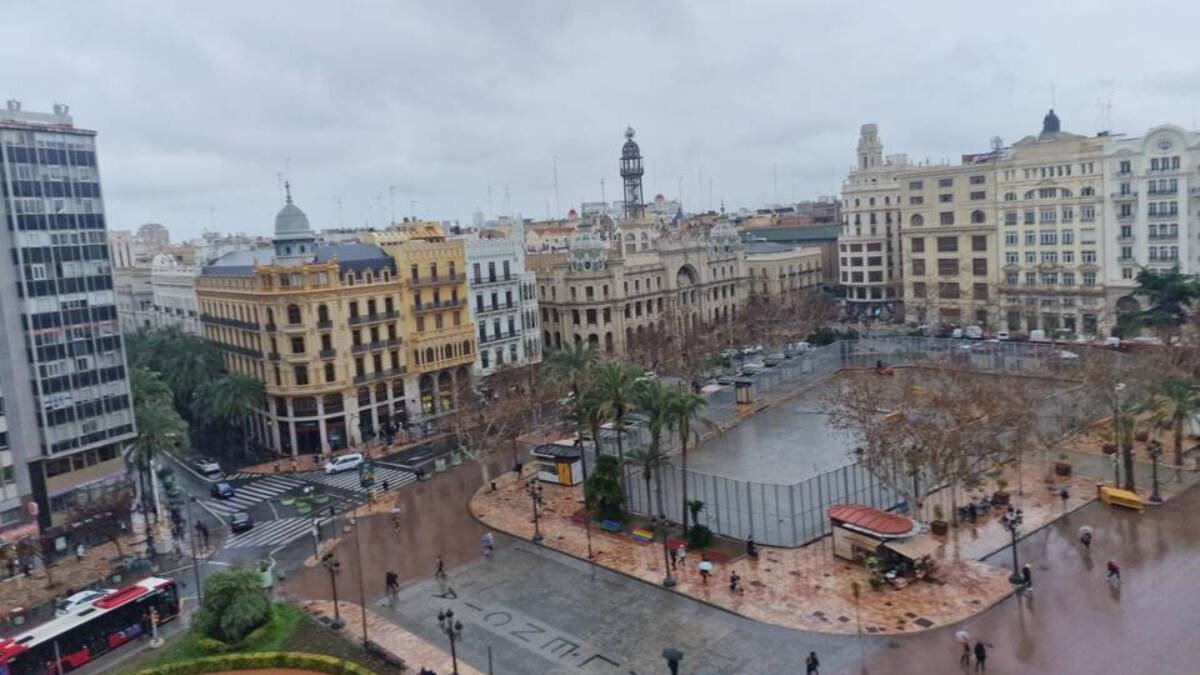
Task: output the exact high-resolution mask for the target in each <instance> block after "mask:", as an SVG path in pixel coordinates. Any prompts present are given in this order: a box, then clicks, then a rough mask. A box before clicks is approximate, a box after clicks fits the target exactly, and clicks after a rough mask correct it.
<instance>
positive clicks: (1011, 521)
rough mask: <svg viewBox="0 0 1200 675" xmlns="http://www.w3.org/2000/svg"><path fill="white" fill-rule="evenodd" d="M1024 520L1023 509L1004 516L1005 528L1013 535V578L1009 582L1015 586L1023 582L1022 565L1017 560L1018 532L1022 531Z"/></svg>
mask: <svg viewBox="0 0 1200 675" xmlns="http://www.w3.org/2000/svg"><path fill="white" fill-rule="evenodd" d="M1024 520H1025V514H1024V513H1022V512H1021V509H1017V510H1015V511H1013V512H1012V514H1011V515H1010V514H1005V516H1004V526H1005V527H1006V528H1008V532H1009V534H1010V535H1012V558H1013V571H1012V576H1010V577H1009V578H1008V580H1009V581H1010V582H1012V583H1014V584H1019V583H1022V581H1023V578H1022V577H1021V563H1020V562H1019V561H1018V560H1017V530H1018V529H1020V527H1021V523H1022V522H1024Z"/></svg>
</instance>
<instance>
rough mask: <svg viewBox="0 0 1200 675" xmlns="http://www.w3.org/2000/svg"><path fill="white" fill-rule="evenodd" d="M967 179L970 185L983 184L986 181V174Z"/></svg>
mask: <svg viewBox="0 0 1200 675" xmlns="http://www.w3.org/2000/svg"><path fill="white" fill-rule="evenodd" d="M969 180H970V183H971V185H983V184H984V183H986V182H987V176H971V178H970V179H969Z"/></svg>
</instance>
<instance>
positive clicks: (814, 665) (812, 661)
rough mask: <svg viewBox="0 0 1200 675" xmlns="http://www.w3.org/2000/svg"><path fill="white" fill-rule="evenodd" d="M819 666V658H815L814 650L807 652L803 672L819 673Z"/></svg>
mask: <svg viewBox="0 0 1200 675" xmlns="http://www.w3.org/2000/svg"><path fill="white" fill-rule="evenodd" d="M820 668H821V660H820V659H818V658H817V653H816V652H809V653H808V658H807V659H804V672H806V673H808V675H819V673H820Z"/></svg>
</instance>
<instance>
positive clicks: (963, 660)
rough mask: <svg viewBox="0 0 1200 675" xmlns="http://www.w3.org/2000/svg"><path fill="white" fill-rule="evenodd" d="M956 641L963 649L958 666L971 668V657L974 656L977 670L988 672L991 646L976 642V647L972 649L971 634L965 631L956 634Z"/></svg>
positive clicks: (979, 641)
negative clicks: (989, 648)
mask: <svg viewBox="0 0 1200 675" xmlns="http://www.w3.org/2000/svg"><path fill="white" fill-rule="evenodd" d="M954 639H955V640H957V641H958V644H959V646H961V647H962V651H961V653H960V655H959V657H958V665H960V666H962V667H964V668H970V667H971V657H972V656H974V657H975V670H987V657H988V647H990V646H991V645H988V644H985V643H984V642H983V640H975V641H974V647H972V646H971V645H972V640H971V634H970V633H968V632H967V631H965V630H960V631H958V632H957V633H955V634H954Z"/></svg>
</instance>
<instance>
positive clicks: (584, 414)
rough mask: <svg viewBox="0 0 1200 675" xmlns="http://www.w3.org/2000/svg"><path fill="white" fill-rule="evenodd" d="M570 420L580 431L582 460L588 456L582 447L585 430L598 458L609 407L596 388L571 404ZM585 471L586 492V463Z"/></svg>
mask: <svg viewBox="0 0 1200 675" xmlns="http://www.w3.org/2000/svg"><path fill="white" fill-rule="evenodd" d="M567 417H568V419H569V420H571V421H573V422H575V424H576V425H577V426H578V428H579V429H580V432H579V440H580V458H581V461H582V457H584V456H586V454H587V452H586V450H585V449H584V448H583V447H582V445H583V432H582V430H583V429H587V430H588V431H589V432H590V434H591V437H592V446H593V447H594V448H595V450H596V456H597V457H599V456H600V430H601V429H602V428H603V426H604V423H605V422H607V421H608V417H609V415H608V406H607V404H606V401H604V400H603V399H602V398H601V397H600V394H599V392H598V391H597V390H596V388H595V387H589V388H587V389H584V390H583V391H582V392H581V394H580V396H579V397H578V398H576V399H575V401H574V402H573V403H572V404H571V409H570V411H569V414H568V416H567ZM580 468H582V469H583V474H584V476H585V477H584V479H583V486H584V491H585V492H586V490H587V478H586V476H587V464H586V462H585V463H584V464H583V465H582V466H581V467H580ZM584 500H585V501H586V500H587V495H586V494H585V495H584Z"/></svg>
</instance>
